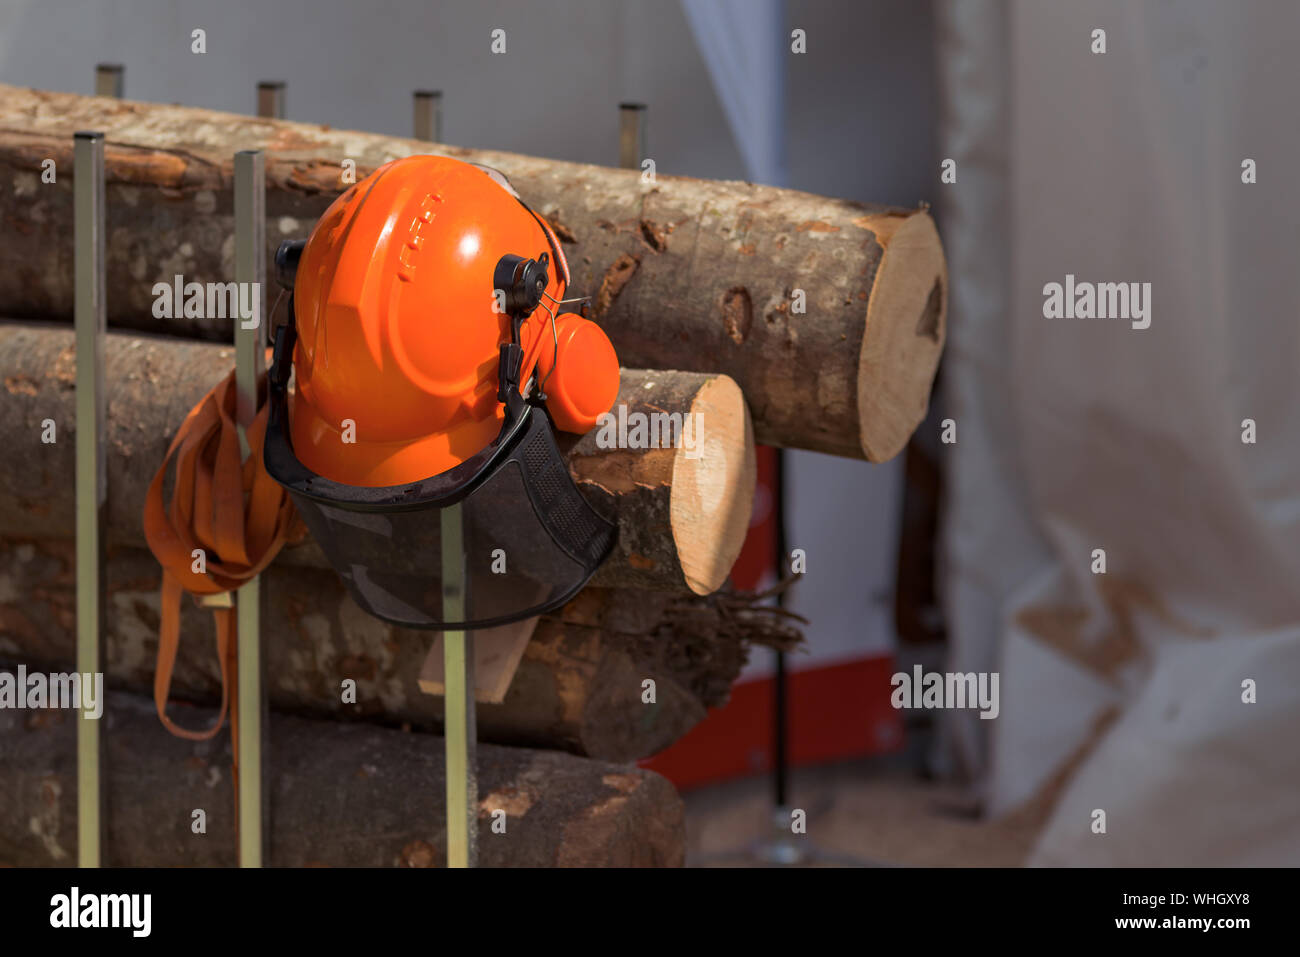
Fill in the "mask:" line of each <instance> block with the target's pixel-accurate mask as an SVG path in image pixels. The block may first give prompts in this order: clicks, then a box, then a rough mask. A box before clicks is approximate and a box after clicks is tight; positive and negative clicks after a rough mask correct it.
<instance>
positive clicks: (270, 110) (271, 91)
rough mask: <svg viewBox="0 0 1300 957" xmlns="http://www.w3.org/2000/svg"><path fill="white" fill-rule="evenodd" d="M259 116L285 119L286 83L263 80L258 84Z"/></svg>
mask: <svg viewBox="0 0 1300 957" xmlns="http://www.w3.org/2000/svg"><path fill="white" fill-rule="evenodd" d="M257 115H258V116H267V117H270V118H271V119H275V120H282V119H284V83H283V82H282V81H280V80H263V81H262V82H261V83H259V84H257Z"/></svg>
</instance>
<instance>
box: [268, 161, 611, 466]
mask: <svg viewBox="0 0 1300 957" xmlns="http://www.w3.org/2000/svg"><path fill="white" fill-rule="evenodd" d="M505 254H515V255H519V256H524V257H528V258H532V259H538V260H540V259H541V257H542V255H543V254H547V255H548V256H549V257H550V260H551V261H550V263H549V270H548V279H549V283H548V285H547V294H548V295H549V296H550V297H552V298H553V299H554V300H560V299H562V298H563V297H564V289H565V279H564V271H563V270H562V269H561V263H560V262H557V261H556V260H557V258H558V257H560V256H562V255H563V254H562V252H560V251H559V248H558V245H555V246H554V247H553V244H552V241H551V239H550V238H549V237H548V233H547V230H545V229H544V228H543V226H542V224H541V223H540V222H539V220H538V219H537V218H536V217H535V216H534V215H533V214H532V213H531V212H530V211H529V210H528V209H527V208H526V207H525V206H524V205H523V204H522V203H521V202H520V200H519V199H518V198H517V197H516V196H515V195H513V193H512V192H509V191H508V190H507V189H506V187H505V186H503V185H502V184H501V183H500V182H498V181H497V180H496V179H494V178H493V176H491V175H489V173H488V172H487V171H486V170H485V169H483V168H482V167H479V166H475V165H472V164H469V163H464V162H461V161H460V160H456V159H452V158H450V157H443V156H410V157H406V158H404V159H398V160H394V161H392V162H390V163H387V164H385V165H384V166H381V167H380V168H379V169H377V170H375V171H374V172H373V173H371V174H370V175H369V176H367V177H366V178H365V179H363V180H361V181H360V182H359V183H356V184H355V185H354V186H352V187H351V188H350V189H348V190H347V191H346V192H345V193H343V194H342V195H341V196H339V197H338V199H336V200H335V201H334V202H333V203H332V204H331V205H330V207H329V209H328V210H326V212H325V215H324V216H323V217H321V219H320V221H319V222H318V223H317V225H316V227H315V229H313V230H312V233H311V236H310V238H309V239H308V240H307V244H306V247H305V248H304V249H303V252H302V258H301V260H300V262H299V264H298V269H297V276H296V281H295V285H294V299H295V308H294V312H295V318H296V322H297V331H298V342H297V347H296V349H295V351H294V357H293V362H294V370H295V387H294V388H295V391H294V394H293V397H292V399H291V402H290V425H291V434H292V438H293V448H294V451H295V453H296V455H297V456H298V458H299V459H300V460H301V461H302V462H303V464H304V465H306V466H307V467H309V468H310V469H312V470H313V471H315V472H318V473H319V474H320V475H322V476H325V477H326V478H329V479H331V480H333V481H335V482H342V483H346V484H349V485H358V486H385V485H400V484H403V483H406V482H414V481H419V480H420V479H423V478H426V477H429V476H432V475H436V474H439V473H441V472H444V471H446V470H447V469H450V468H453V467H454V466H456V465H459V464H460V463H462V462H463V461H465V460H466V459H467V458H469V457H470V456H472V455H473V454H474V453H475V452H477V451H479V450H480V449H482V448H484V447H485V446H486V445H488V444H489V443H490V442H491V441H492V440H493V439H494V438H495V437H496V435H497V433H498V432H499V430H500V428H501V424H502V421H503V413H502V406H501V403H500V401H499V400H498V397H497V388H498V379H497V367H498V347H499V345H500V344H501V343H504V342H509V341H510V338H511V329H510V322H511V320H510V317H509V316H508V315H506V314H505V313H503V312H501V311H499V310H498V309H497V308H496V305H497V301H496V298H495V291H494V288H493V272H494V269H495V268H496V266H497V263H498V262H499V261H500V259H501V257H502V256H503V255H505ZM551 308H552V309H553V308H554V307H553V306H552V307H551ZM596 331H597V332H598V333H599V334H600V335H601V336H602V337H603V335H604V334H603V333H600V331H599V329H597V330H596ZM520 344H521V345H522V347H523V356H524V358H523V368H522V372H521V375H520V381H521V383H526V382H527V381H528V377H529V375H530V374H531V373H532V372H533V370H534V367H535V366H536V365H537V362H538V359H539V357H540V355H541V353H542V351H543V346H545V348H546V349H547V354H548V358H547V366H548V367H549V365H550V358H549V356H550V353H551V352H553V351H554V349H553V342H552V332H551V329H550V314H549V313H548V312H547V311H546V310H545V309H538V310H536V311H535V312H534V313H533V314H532V315H531V316H530V317H529V318H528V320H527V321H525V322H524V324H523V327H522V329H521V331H520ZM564 353H565V350H564V349H563V348H562V349H561V350H560V357H561V361H563V356H564ZM610 354H611V356H612V349H611V350H610ZM607 365H608V363H607ZM613 376H614V380H613V381H614V386H613V391H614V392H615V393H616V392H617V376H618V366H617V360H616V359H615V360H613ZM604 377H605V378H608V370H607V369H606V371H605V376H604ZM595 388H596V390H597V393H598V394H599V395H605V394H607V393H609V391H610V390H609V384H608V383H607V382H601V383H596V385H595ZM582 389H583V387H582V386H579V389H578V391H579V393H581V392H582ZM610 402H612V396H611V398H610ZM595 404H599V402H594V403H593V402H592V401H591V400H588V401H586V402H585V403H583V402H581V401H579V403H578V405H579V407H583V406H584V405H585V406H588V407H589V406H593V405H595ZM605 408H608V404H607V405H606V406H605ZM601 411H603V410H601ZM570 418H571V419H572V421H571V423H570V424H575V425H579V426H582V431H585V430H586V428H590V424H586V425H583V423H584V422H585V419H583V418H582V417H581V416H577V417H570ZM592 421H593V422H594V416H592Z"/></svg>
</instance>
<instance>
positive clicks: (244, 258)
mask: <svg viewBox="0 0 1300 957" xmlns="http://www.w3.org/2000/svg"><path fill="white" fill-rule="evenodd" d="M235 282H236V284H237V285H238V288H239V289H240V300H241V301H243V299H244V297H243V293H242V291H243V290H244V289H247V288H249V286H248V285H246V284H254V285H253V286H252V288H254V289H256V290H257V293H258V294H257V311H256V312H255V314H254V315H253V317H252V318H251V319H250V320H248V321H244V320H243V318H242V317H240V316H239V315H238V313H237V314H236V317H235V391H236V409H237V411H236V419H237V421H238V423H239V445H240V449H241V451H242V452H243V454H244V455H245V456H247V455H248V453H249V445H248V439H247V437H246V435H245V429H247V428H248V426H250V425H252V423H253V419H254V418H255V417H256V415H257V383H258V380H259V379H260V378H261V376H262V370H263V368H264V367H265V364H266V349H265V347H264V345H263V343H264V341H265V339H264V335H265V333H264V330H263V322H264V321H265V315H264V312H265V303H264V302H263V298H264V297H263V295H262V292H263V291H264V290H265V289H266V173H265V160H264V157H263V155H262V152H261V150H241V151H240V152H238V153H236V154H235ZM237 594H238V603H237V611H236V615H237V618H238V623H239V667H238V671H239V677H238V682H237V687H238V689H239V700H238V701H237V702H235V704H234V705H233V706H234V707H236V708H238V709H239V711H238V714H239V742H238V743H239V865H240V867H261V866H262V860H263V856H264V851H265V847H266V844H265V834H266V829H265V828H264V826H263V825H264V824H265V817H264V814H265V808H264V805H263V801H262V792H263V786H262V781H263V777H264V775H263V771H264V770H265V764H264V761H265V753H264V751H263V749H262V719H263V717H264V715H265V711H266V696H265V695H264V694H263V692H262V669H263V658H262V635H261V604H262V602H261V598H262V596H261V582H260V580H259V579H258V578H251V579H249V580H248V581H247V582H246V583H245V584H244V585H243V586H242V587H241V588H240V589H239V591H238V593H237Z"/></svg>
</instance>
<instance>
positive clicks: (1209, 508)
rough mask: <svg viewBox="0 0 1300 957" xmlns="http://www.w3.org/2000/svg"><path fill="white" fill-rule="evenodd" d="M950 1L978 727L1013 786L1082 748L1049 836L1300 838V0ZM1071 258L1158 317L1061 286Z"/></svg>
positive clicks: (1128, 851) (1045, 773) (948, 131)
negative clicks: (1299, 0) (986, 695)
mask: <svg viewBox="0 0 1300 957" xmlns="http://www.w3.org/2000/svg"><path fill="white" fill-rule="evenodd" d="M940 23H941V32H940V39H941V46H940V60H941V63H942V64H943V68H944V79H943V94H944V98H945V111H944V116H943V118H942V126H943V140H942V142H943V146H942V149H943V151H944V153H943V155H944V156H951V157H953V158H955V159H957V161H958V180H957V183H956V184H955V185H951V186H948V187H946V190H947V194H946V195H947V196H948V201H947V202H946V203H945V205H944V207H943V209H942V210H941V212H942V213H943V216H944V218H943V220H942V225H943V230H944V237H945V242H946V246H947V250H948V255H949V264H950V272H951V275H952V280H951V287H952V301H951V314H952V322H951V334H950V339H949V342H950V346H949V352H948V356H947V366H946V373H945V374H946V376H947V395H946V401H947V403H948V405H947V408H948V414H950V415H952V416H953V418H955V419H956V420H957V422H958V443H957V445H956V446H955V447H954V448H953V449H952V455H953V460H952V463H951V464H952V466H953V467H952V470H951V472H950V483H951V484H950V489H949V499H948V515H947V526H946V532H945V534H946V542H945V559H946V568H947V579H946V581H945V584H944V588H945V595H946V603H947V608H948V612H949V617H950V628H951V635H952V640H953V656H952V660H951V663H950V665H949V667H950V668H952V669H953V670H961V671H969V670H989V669H993V670H998V671H1000V672H1001V675H1002V680H1001V697H1002V712H1001V716H1000V717H999V718H998V719H997V720H995V721H985V722H981V721H979V720H978V719H976V718H974V717H973V716H970V715H960V716H956V717H954V718H953V719H952V720H951V721H950V722H949V723H948V726H947V729H946V730H947V732H948V742H949V751H950V753H951V754H952V755H954V756H955V757H956V759H957V760H958V761H959V762H960V765H961V766H962V767H963V768H965V769H967V770H970V771H971V772H973V773H975V774H977V775H978V776H980V777H981V779H982V781H983V784H984V794H985V797H986V806H987V808H988V809H989V810H990V811H991V812H992V813H1000V812H1003V811H1006V810H1008V809H1010V808H1012V807H1014V806H1016V805H1018V804H1020V803H1022V802H1023V801H1025V800H1026V799H1028V798H1029V797H1031V796H1032V795H1034V794H1036V793H1038V792H1039V791H1040V790H1041V789H1042V788H1044V787H1045V786H1048V785H1049V783H1050V781H1051V779H1052V777H1053V775H1055V774H1057V773H1058V772H1061V771H1062V770H1063V769H1064V768H1065V767H1066V766H1067V764H1069V766H1071V767H1072V768H1073V771H1072V773H1071V774H1070V775H1069V776H1068V778H1067V780H1066V783H1065V784H1064V787H1063V790H1062V792H1061V799H1060V801H1059V802H1058V804H1057V806H1056V809H1055V811H1054V816H1053V817H1052V819H1051V821H1050V822H1049V823H1048V826H1047V827H1046V829H1045V831H1044V833H1043V834H1042V836H1041V838H1040V843H1039V847H1038V849H1037V850H1036V852H1035V853H1034V855H1033V856H1032V858H1031V860H1032V862H1034V863H1044V864H1057V863H1080V864H1150V865H1183V864H1260V863H1273V864H1283V863H1288V864H1296V863H1300V747H1297V742H1296V738H1297V735H1300V284H1297V281H1296V278H1297V267H1298V266H1300V188H1298V187H1297V185H1296V183H1295V181H1294V172H1293V170H1294V163H1295V158H1296V157H1297V156H1300V124H1298V123H1297V122H1296V121H1295V97H1296V95H1297V91H1300V83H1298V82H1297V80H1298V79H1300V62H1297V58H1296V56H1295V52H1294V39H1295V37H1296V36H1300V5H1297V4H1288V3H1282V2H1266V0H1255V2H1239V3H1232V4H1223V3H1215V2H1211V0H1203V2H1197V0H1185V2H1180V3H1167V4H1155V3H1136V4H1134V3H1124V2H1119V0H1115V2H1089V3H1078V4H1058V3H1053V4H1043V3H1037V2H1030V0H1025V2H1012V3H1010V4H1007V5H1005V6H1004V5H1002V4H996V3H987V4H986V3H970V2H960V0H958V2H955V3H949V4H946V5H945V6H944V9H943V10H942V11H941V17H940ZM1098 29H1101V30H1104V31H1105V41H1106V52H1105V53H1094V52H1093V45H1094V31H1095V30H1098ZM1246 159H1253V160H1254V161H1255V163H1256V164H1257V175H1258V182H1257V183H1254V184H1245V183H1243V182H1242V163H1243V161H1244V160H1246ZM1067 276H1073V277H1074V279H1075V280H1077V281H1078V282H1080V283H1083V282H1091V283H1102V282H1115V283H1120V282H1123V283H1129V282H1138V283H1150V284H1151V286H1150V290H1151V293H1150V296H1151V299H1150V308H1151V312H1150V326H1149V328H1145V329H1141V328H1134V322H1131V321H1124V320H1122V319H1104V320H1103V319H1066V318H1060V319H1048V318H1044V316H1043V303H1044V286H1045V285H1046V284H1048V283H1053V282H1055V283H1062V284H1065V283H1066V282H1067ZM1138 324H1139V325H1140V324H1141V323H1140V322H1139V323H1138ZM1246 419H1251V420H1253V421H1254V427H1255V434H1256V441H1255V443H1254V444H1247V443H1244V442H1243V441H1242V436H1243V424H1242V423H1243V420H1246ZM1099 548H1100V549H1104V550H1105V556H1106V573H1105V575H1096V574H1093V571H1092V566H1093V561H1094V560H1093V551H1094V549H1099ZM1248 681H1253V682H1255V683H1257V696H1258V700H1257V701H1256V703H1253V704H1252V703H1246V702H1244V701H1243V700H1242V698H1243V682H1248ZM1096 810H1103V811H1105V813H1106V833H1105V834H1096V833H1094V832H1093V830H1092V823H1093V820H1094V811H1096Z"/></svg>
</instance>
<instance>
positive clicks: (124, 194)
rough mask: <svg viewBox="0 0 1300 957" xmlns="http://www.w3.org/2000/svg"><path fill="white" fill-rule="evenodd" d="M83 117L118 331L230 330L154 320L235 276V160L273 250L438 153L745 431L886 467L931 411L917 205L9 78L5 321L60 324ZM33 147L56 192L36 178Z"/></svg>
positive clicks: (626, 336) (599, 308)
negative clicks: (743, 414) (178, 292)
mask: <svg viewBox="0 0 1300 957" xmlns="http://www.w3.org/2000/svg"><path fill="white" fill-rule="evenodd" d="M79 129H97V130H101V131H103V132H104V133H105V135H106V138H107V145H106V160H105V162H106V183H107V207H108V237H109V239H108V250H107V256H108V277H109V287H108V309H109V318H110V321H111V322H114V323H117V324H123V325H130V326H133V327H136V328H145V329H152V330H154V331H165V332H171V333H181V334H186V335H204V336H207V337H209V338H215V339H221V340H229V337H230V335H231V332H230V325H229V321H228V320H211V319H174V320H173V319H167V320H159V319H154V318H153V316H152V312H151V310H152V305H153V298H154V297H153V292H152V289H153V286H154V283H156V282H159V281H163V282H171V281H172V280H173V277H174V276H175V275H177V274H181V275H184V277H185V279H186V281H196V282H210V281H223V282H224V281H229V280H231V279H232V278H233V271H234V270H233V256H234V251H233V242H232V241H231V237H232V235H233V213H232V196H231V182H232V178H233V172H232V156H233V154H234V153H235V152H236V151H237V150H242V149H260V150H263V151H265V153H266V184H267V197H266V209H267V221H268V229H267V257H268V262H269V261H270V257H271V255H272V254H273V252H274V248H275V246H277V245H278V244H279V242H280V241H281V240H283V239H290V238H299V237H305V236H306V235H307V234H308V232H309V231H310V229H311V227H312V225H313V224H314V223H315V221H316V220H317V219H318V218H319V216H320V215H321V213H322V212H323V211H324V210H325V208H326V206H327V205H328V204H329V202H330V201H331V200H332V199H333V198H334V196H336V195H337V194H338V193H339V192H341V190H342V189H343V188H344V187H345V186H346V185H347V184H346V182H345V181H344V178H343V177H344V175H345V174H346V171H347V170H350V169H352V168H353V167H355V174H356V177H357V178H360V177H361V176H363V175H365V174H366V173H367V172H368V171H370V170H372V169H374V168H375V167H377V166H379V165H380V164H382V163H384V162H386V161H388V160H390V159H393V158H395V157H401V156H407V155H410V154H413V153H427V152H430V151H438V152H443V153H446V154H448V155H452V156H456V157H459V158H462V159H465V160H469V161H473V162H479V163H484V164H486V165H489V166H493V167H496V168H498V169H500V170H502V171H503V172H505V173H506V174H507V175H508V176H509V177H510V178H511V180H512V182H513V183H514V185H515V187H516V188H517V189H518V190H519V192H520V194H521V195H522V196H523V197H524V199H525V200H526V201H527V202H529V203H530V204H531V205H532V206H533V207H534V208H535V209H537V210H538V212H540V213H542V214H543V215H545V216H546V217H548V218H549V219H550V220H551V221H552V222H553V223H554V225H555V227H556V232H557V233H558V235H559V236H560V238H561V240H562V241H563V243H564V246H565V249H566V252H567V258H568V259H569V262H570V266H571V269H572V274H573V289H574V290H575V291H576V292H577V293H580V294H588V295H591V296H593V297H594V306H595V313H596V318H597V319H598V321H599V322H600V323H601V325H602V326H603V327H604V328H605V330H606V331H607V332H608V333H609V335H610V337H611V339H612V340H613V342H614V345H615V347H616V348H617V349H618V352H619V356H620V359H621V361H622V362H623V363H624V364H625V365H628V366H633V367H644V368H660V369H680V370H693V371H701V372H720V373H725V374H727V375H729V376H731V377H732V378H733V379H734V380H735V381H736V382H737V384H738V385H739V386H740V387H741V389H742V390H743V391H744V393H745V395H746V396H747V397H748V398H749V401H750V404H751V411H752V413H753V416H754V429H755V434H756V438H757V440H758V441H760V442H764V443H767V444H771V445H779V446H790V447H795V448H808V449H813V450H816V451H821V452H829V453H833V454H836V455H847V456H853V457H863V456H865V457H866V458H868V459H870V460H872V461H882V460H884V459H888V458H891V457H892V456H893V455H895V454H896V453H897V452H898V451H899V450H900V449H902V447H903V446H904V445H905V444H906V442H907V439H908V437H909V436H910V435H911V433H912V432H913V430H914V429H915V428H916V426H917V425H918V424H919V423H920V421H921V420H922V418H923V417H924V414H925V409H926V404H927V402H928V397H929V392H930V386H931V383H932V381H933V377H934V373H935V369H936V366H937V364H938V360H939V354H940V351H941V349H942V345H943V341H944V336H945V333H946V327H947V320H946V310H947V271H946V266H945V263H944V258H943V251H942V248H941V245H940V242H939V238H938V235H937V233H936V232H935V228H934V223H933V222H932V220H931V218H930V216H929V215H928V214H927V213H926V212H925V211H924V210H923V209H922V210H902V209H892V208H887V207H882V206H869V205H864V204H861V203H854V202H848V201H844V200H835V199H826V198H823V197H820V196H814V195H810V194H807V193H800V192H796V191H793V190H784V189H776V188H772V187H766V186H756V185H753V184H749V183H739V182H716V181H707V180H697V179H691V178H686V177H675V176H667V175H657V176H651V177H643V174H642V173H641V172H640V171H636V170H615V169H606V168H602V167H597V166H589V165H583V164H577V163H565V162H559V161H555V160H547V159H541V158H536V157H527V156H520V155H516V154H510V153H500V152H493V151H488V150H469V149H462V148H457V147H450V146H436V145H432V144H429V143H425V142H420V141H416V140H405V139H398V138H393V137H386V136H379V135H374V134H366V133H355V132H344V131H337V130H331V129H330V128H328V127H325V126H314V125H309V124H303V123H290V122H286V121H282V120H270V119H262V118H253V117H247V116H236V115H233V114H227V113H218V112H214V111H210V110H199V109H193V108H187V107H176V106H164V105H154V104H142V103H130V102H124V101H120V100H109V99H104V98H96V97H83V96H77V95H74V94H67V93H48V92H39V91H34V90H26V89H21V88H17V87H6V86H0V182H2V183H3V184H4V186H3V187H0V188H3V189H4V190H6V191H7V194H8V195H7V197H6V199H7V201H6V203H5V204H4V223H3V229H0V314H9V315H17V316H24V317H36V318H47V319H65V318H66V317H67V316H70V315H71V314H72V282H71V276H72V266H73V263H72V244H71V242H70V241H69V238H68V237H69V236H70V235H71V233H72V164H71V149H72V134H73V132H74V131H76V130H79ZM47 159H53V160H55V163H56V170H57V178H56V180H55V182H53V183H46V182H44V181H43V180H42V173H43V172H44V171H45V170H44V168H43V165H42V164H43V162H44V161H45V160H47ZM268 274H269V275H274V273H273V272H271V273H268Z"/></svg>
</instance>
